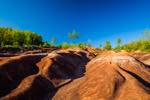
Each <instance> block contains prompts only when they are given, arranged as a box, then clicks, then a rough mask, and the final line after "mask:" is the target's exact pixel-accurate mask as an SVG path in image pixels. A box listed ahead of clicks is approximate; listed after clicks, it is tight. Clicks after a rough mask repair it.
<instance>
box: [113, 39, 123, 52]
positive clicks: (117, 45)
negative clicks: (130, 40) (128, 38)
mask: <svg viewBox="0 0 150 100" xmlns="http://www.w3.org/2000/svg"><path fill="white" fill-rule="evenodd" d="M121 44H122V39H121V38H118V39H117V42H116V46H115V48H114V50H115V51H120V50H121Z"/></svg>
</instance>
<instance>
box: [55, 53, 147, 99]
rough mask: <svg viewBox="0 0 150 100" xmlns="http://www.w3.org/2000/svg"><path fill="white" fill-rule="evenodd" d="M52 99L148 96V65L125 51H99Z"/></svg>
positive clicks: (137, 97)
mask: <svg viewBox="0 0 150 100" xmlns="http://www.w3.org/2000/svg"><path fill="white" fill-rule="evenodd" d="M53 100H150V66H148V65H145V64H144V63H142V62H140V61H139V60H137V59H135V58H134V57H132V56H130V55H128V54H127V53H114V52H107V53H104V54H101V55H100V56H98V57H96V58H94V59H93V60H91V61H90V62H89V63H88V64H87V66H86V72H85V76H83V77H82V78H78V79H76V80H74V81H73V82H71V83H70V84H67V85H65V86H63V87H61V88H60V89H59V90H58V91H57V93H56V94H55V96H54V97H53Z"/></svg>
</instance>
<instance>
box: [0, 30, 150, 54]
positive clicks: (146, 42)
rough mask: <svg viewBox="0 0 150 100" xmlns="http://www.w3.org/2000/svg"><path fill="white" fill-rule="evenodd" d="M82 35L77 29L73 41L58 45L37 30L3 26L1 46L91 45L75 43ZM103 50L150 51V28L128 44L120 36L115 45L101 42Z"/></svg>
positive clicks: (70, 35) (73, 34)
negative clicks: (43, 36) (47, 40)
mask: <svg viewBox="0 0 150 100" xmlns="http://www.w3.org/2000/svg"><path fill="white" fill-rule="evenodd" d="M79 37H80V34H79V33H78V32H76V31H75V30H74V31H73V32H71V33H68V39H69V40H70V41H71V43H70V44H68V43H67V42H64V43H62V44H60V45H56V44H55V43H56V41H57V39H56V38H54V37H53V38H52V39H51V40H50V43H49V42H44V41H43V39H42V36H40V35H38V34H37V33H35V32H31V31H20V30H15V29H12V28H3V27H0V47H1V48H3V47H5V46H11V47H25V46H32V45H35V46H38V47H51V46H57V47H61V48H68V47H80V48H86V47H91V44H89V43H78V44H74V43H73V42H74V40H76V39H78V38H79ZM99 48H101V49H103V50H115V51H120V50H126V51H136V50H140V51H146V52H150V30H146V31H144V34H143V36H142V37H141V38H140V39H137V40H135V41H131V42H129V43H127V44H122V39H121V38H118V39H117V40H116V45H115V47H112V46H111V42H110V41H106V42H105V44H104V45H103V46H102V44H100V47H99Z"/></svg>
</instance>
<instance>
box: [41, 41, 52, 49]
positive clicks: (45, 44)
mask: <svg viewBox="0 0 150 100" xmlns="http://www.w3.org/2000/svg"><path fill="white" fill-rule="evenodd" d="M50 46H51V45H50V44H49V43H48V42H44V44H43V47H44V48H48V47H50Z"/></svg>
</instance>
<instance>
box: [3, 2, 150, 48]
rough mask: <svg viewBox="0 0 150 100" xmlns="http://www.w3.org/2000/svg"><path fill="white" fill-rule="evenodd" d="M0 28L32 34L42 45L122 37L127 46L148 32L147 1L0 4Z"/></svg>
mask: <svg viewBox="0 0 150 100" xmlns="http://www.w3.org/2000/svg"><path fill="white" fill-rule="evenodd" d="M0 26H5V27H12V28H15V29H21V30H31V31H34V32H37V33H39V34H41V35H42V36H43V38H44V40H45V41H50V40H51V38H52V37H55V38H57V44H59V43H62V42H71V41H69V40H68V39H67V35H68V33H69V32H72V31H73V30H76V31H77V32H79V33H80V38H78V39H76V40H75V41H73V42H75V43H77V42H88V43H91V44H92V45H94V46H98V45H99V44H103V43H104V42H105V41H106V40H110V41H111V43H112V45H114V44H115V42H116V39H117V38H118V37H121V38H122V39H123V43H127V42H129V41H132V40H134V39H137V38H139V37H140V35H141V33H142V32H143V31H144V30H145V29H150V0H0Z"/></svg>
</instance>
